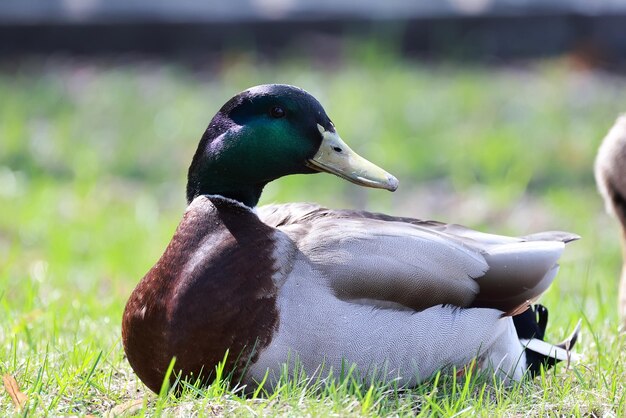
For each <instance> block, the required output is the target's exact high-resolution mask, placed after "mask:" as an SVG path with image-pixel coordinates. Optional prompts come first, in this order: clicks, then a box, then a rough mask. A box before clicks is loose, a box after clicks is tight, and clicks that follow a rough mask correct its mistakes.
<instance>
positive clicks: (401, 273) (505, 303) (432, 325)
mask: <svg viewBox="0 0 626 418" xmlns="http://www.w3.org/2000/svg"><path fill="white" fill-rule="evenodd" d="M249 92H251V93H249ZM286 93H288V94H286ZM240 96H241V97H239V96H236V98H235V99H233V100H234V102H233V100H231V102H229V103H227V104H226V105H225V107H223V108H222V110H221V111H220V112H218V115H216V117H215V118H214V120H213V121H212V123H211V124H210V125H209V128H208V129H207V132H206V133H205V137H204V138H203V141H201V143H200V146H199V148H198V151H197V153H196V156H195V157H194V162H193V163H192V167H191V168H190V176H189V177H190V183H189V184H188V188H187V191H188V201H189V206H188V208H187V211H186V212H185V215H184V217H183V220H182V221H181V223H180V224H179V226H178V228H177V231H176V233H175V235H174V237H173V238H172V241H171V242H170V244H169V245H168V247H167V249H166V250H165V252H164V254H163V256H162V257H161V259H160V260H159V261H158V262H157V263H156V265H155V266H154V267H153V268H152V269H151V270H150V271H149V272H148V273H147V275H146V276H145V277H144V278H143V279H142V281H141V282H140V283H139V285H138V286H137V288H136V289H135V290H134V292H133V293H132V295H131V297H130V299H129V301H128V303H127V306H126V310H125V312H124V317H123V321H122V323H123V328H122V337H123V343H124V349H125V351H126V354H127V357H128V360H129V362H130V364H131V366H132V367H133V369H134V370H135V371H136V373H137V374H138V376H139V377H140V379H141V380H142V381H143V382H144V383H145V384H146V385H147V386H148V387H149V388H150V389H152V390H153V391H155V392H158V391H159V389H160V387H161V385H162V383H163V379H164V377H165V374H166V370H167V368H168V366H169V365H170V362H171V360H172V358H176V362H175V366H174V372H175V374H178V375H181V376H182V377H187V378H194V377H195V378H200V379H202V380H203V381H204V382H208V381H210V380H211V378H212V376H214V370H215V367H216V366H217V364H218V363H219V362H220V361H222V360H223V359H224V358H225V353H226V352H228V355H227V357H226V360H225V370H227V371H228V372H230V373H231V374H232V377H233V378H234V379H236V380H237V381H241V382H243V383H245V384H246V385H249V386H254V385H256V384H257V383H258V382H261V381H263V380H264V379H265V378H266V376H267V377H268V378H269V384H273V383H275V382H276V381H277V379H278V378H279V376H280V375H281V371H282V370H283V367H284V365H285V364H286V365H287V369H288V370H290V371H291V372H294V371H295V370H297V368H298V367H300V368H301V369H302V370H304V372H305V373H306V374H307V375H308V376H315V375H316V374H318V376H319V375H321V374H322V373H326V372H330V371H334V372H339V371H340V370H344V368H345V367H351V366H354V367H355V369H356V372H357V373H358V374H359V376H361V377H362V378H363V379H366V380H368V381H372V380H384V381H389V380H392V379H394V380H398V382H399V384H400V385H402V386H411V385H415V384H417V383H419V382H421V381H423V380H424V379H427V378H429V377H430V376H431V375H432V374H433V373H434V372H436V371H437V370H441V369H445V368H448V367H463V366H465V365H467V364H468V363H470V362H471V361H472V359H474V358H478V360H479V362H478V364H479V365H480V366H481V367H482V368H484V369H488V370H493V371H494V372H495V373H496V375H498V376H500V377H502V378H503V379H505V380H519V379H520V378H521V377H522V376H523V375H524V373H525V371H526V370H527V369H529V368H531V369H533V368H535V370H536V368H537V367H538V363H539V362H540V361H543V360H546V359H552V360H553V361H557V360H562V359H564V358H566V356H567V355H569V353H568V352H566V350H565V349H564V348H563V346H553V345H549V344H545V346H542V347H539V346H541V344H539V343H541V342H536V341H535V340H537V339H542V338H543V332H544V331H545V322H546V321H547V317H544V318H543V319H542V318H541V315H540V317H539V319H538V318H537V316H536V315H535V314H534V311H532V312H530V311H526V309H527V308H528V306H529V304H530V302H531V301H533V300H535V299H536V298H537V297H538V296H539V295H540V294H541V293H543V292H544V291H545V290H546V289H547V288H548V286H549V285H550V283H551V282H552V280H553V279H554V277H555V275H556V273H557V270H558V264H557V260H558V258H559V257H560V255H561V253H562V251H563V249H564V246H565V243H566V242H569V241H571V240H574V239H577V236H575V235H574V234H569V233H563V232H546V233H540V234H535V235H530V236H527V237H521V238H512V237H505V236H499V235H492V234H485V233H481V232H477V231H473V230H470V229H467V228H464V227H462V226H459V225H450V224H444V223H440V222H434V221H421V220H418V219H412V218H400V217H393V216H388V215H383V214H375V213H370V212H366V211H349V210H330V209H326V208H322V207H319V206H317V205H313V204H302V203H300V204H286V205H270V206H265V207H260V208H255V209H253V208H252V206H254V205H256V202H257V201H258V196H259V195H260V193H261V190H262V188H263V185H264V183H265V182H267V181H271V180H272V177H276V176H281V175H284V174H285V173H281V167H276V166H272V167H271V168H268V169H267V170H264V168H263V164H262V163H261V164H260V165H259V168H258V170H260V171H261V173H259V174H258V177H259V178H261V179H262V180H260V181H258V182H254V181H248V180H245V179H244V180H242V179H241V178H239V179H237V178H236V177H237V176H239V174H238V173H237V172H236V171H234V168H232V167H231V168H229V170H230V169H233V173H234V174H231V173H229V174H228V175H227V178H226V180H225V181H222V182H221V183H222V184H218V183H220V180H219V179H220V176H222V175H223V174H215V172H214V167H211V163H210V161H213V160H215V159H218V158H219V156H220V154H221V151H220V152H216V151H215V149H218V148H219V146H220V142H221V141H224V138H225V137H226V136H227V135H226V133H227V132H230V135H234V134H235V133H236V132H238V131H241V130H245V129H247V128H249V127H250V126H254V124H255V123H261V122H263V123H265V124H269V125H271V126H273V127H274V128H276V126H279V127H280V126H282V125H280V124H276V125H274V124H273V123H274V122H275V121H274V119H277V120H280V121H281V122H282V120H283V119H284V118H286V116H285V113H281V112H280V111H278V110H276V109H275V107H276V106H280V107H281V108H284V109H282V110H286V114H287V115H299V114H300V113H304V114H306V117H304V118H301V119H295V116H294V119H292V120H291V121H290V123H291V124H294V123H296V122H298V124H299V125H307V123H308V125H309V128H310V129H308V130H306V132H307V133H306V134H302V135H300V137H299V140H300V141H301V142H303V145H302V146H301V148H302V149H301V150H300V151H298V152H295V153H294V152H293V150H288V151H287V152H288V153H290V154H291V155H293V154H301V155H302V156H304V157H303V158H305V161H306V163H304V164H301V165H302V167H304V168H302V167H299V168H294V164H293V162H290V163H289V164H287V167H286V168H285V170H286V171H287V172H288V173H289V172H307V170H313V169H316V170H321V171H328V172H331V173H333V174H336V175H339V176H341V177H344V178H346V179H348V180H350V181H352V182H355V183H357V184H362V185H366V186H370V187H380V188H386V189H389V190H395V188H396V187H397V180H395V178H394V177H393V176H391V175H389V174H388V173H386V172H384V171H382V170H380V169H378V167H375V166H373V165H371V163H369V162H367V161H365V160H362V159H359V158H360V157H358V156H354V155H352V154H351V153H352V151H351V150H350V149H349V148H348V147H347V145H345V143H343V142H342V141H340V139H339V137H338V136H337V135H336V133H335V131H334V126H333V125H332V122H330V120H329V119H328V117H327V116H326V115H325V113H323V109H321V106H319V104H318V103H317V102H316V101H315V102H311V101H312V100H314V99H312V97H311V96H310V95H308V94H307V93H306V92H303V91H302V90H300V89H297V88H294V87H291V86H261V87H260V88H259V87H257V88H254V89H251V90H248V91H247V92H244V93H242V95H240ZM285 97H286V98H285ZM294 98H295V99H294ZM290 100H295V104H294V102H293V101H290ZM299 101H302V102H303V103H304V104H302V103H299ZM276 103H278V105H277V104H276ZM246 106H247V107H246ZM257 107H258V108H262V109H266V108H267V109H269V110H267V111H265V110H264V113H260V111H259V112H257V111H256V109H257ZM242 108H243V110H246V109H247V112H243V110H242ZM275 110H276V111H275ZM237 112H239V115H240V114H241V113H242V112H243V113H244V114H247V116H246V117H243V118H241V119H240V120H239V122H238V123H243V124H244V126H243V128H242V127H241V126H239V125H238V124H237V123H235V124H234V125H231V124H230V123H231V122H232V121H233V120H235V119H236V118H233V117H232V114H233V113H237ZM255 112H257V113H255ZM298 112H300V113H298ZM311 113H313V114H314V115H313V116H311V115H310V114H311ZM251 115H252V116H251ZM255 115H256V116H255ZM267 115H269V117H268V116H267ZM276 115H282V116H278V117H276ZM307 118H310V119H312V120H311V121H309V122H306V120H308V119H307ZM216 120H217V122H216ZM220 121H221V122H220ZM218 125H220V126H222V128H223V129H221V128H220V129H216V126H218ZM300 128H302V126H299V127H298V129H300ZM295 131H297V129H295V128H294V129H291V131H290V132H291V133H290V135H294V133H293V132H295ZM302 131H303V132H304V131H305V130H304V129H302ZM216 132H218V133H216ZM219 132H221V133H219ZM264 132H267V131H266V130H264ZM274 132H275V133H274V135H278V136H280V130H278V128H276V129H275V130H274ZM276 132H278V133H276ZM311 132H317V134H312V133H311ZM225 135H226V136H225ZM266 135H267V134H266ZM295 135H296V137H298V134H295ZM315 135H317V139H316V141H317V143H314V145H313V146H311V147H310V141H311V140H312V139H311V138H314V137H315ZM266 139H273V138H266ZM296 139H298V138H296ZM255 140H256V139H255ZM320 142H321V143H320ZM309 148H310V149H309ZM283 151H284V150H283ZM283 151H281V150H279V151H276V150H272V151H271V152H270V154H271V158H270V157H266V156H263V155H261V156H259V159H260V160H263V159H264V158H268V159H270V160H272V162H271V165H275V161H276V158H275V157H276V152H279V153H280V152H283ZM207 154H208V155H207ZM357 157H358V158H357ZM298 158H301V157H298ZM207 165H209V166H208V167H207ZM194 167H195V168H194ZM198 167H202V170H198ZM192 171H193V173H192ZM200 172H201V173H200ZM250 172H251V169H249V167H248V169H247V172H246V173H245V174H244V175H243V176H246V177H249V176H250ZM207 173H209V174H207ZM210 173H213V174H210ZM263 173H266V174H267V173H270V174H268V175H266V174H263ZM207 175H209V176H213V177H212V178H211V179H210V181H208V182H207V181H204V180H203V177H204V176H207ZM240 177H241V176H240ZM237 183H240V184H239V185H237ZM206 184H210V187H208V186H206ZM216 184H217V185H216ZM211 189H216V190H218V191H220V193H218V194H214V193H211ZM244 190H245V192H244ZM524 311H526V312H524ZM576 335H577V331H576V332H575V334H574V336H573V338H572V339H570V341H569V342H571V343H572V344H573V343H574V342H575V336H576ZM537 344H539V346H538V345H537ZM537 347H539V348H537ZM546 347H547V348H546ZM529 350H531V351H532V354H531V353H530V351H529ZM320 377H324V376H320Z"/></svg>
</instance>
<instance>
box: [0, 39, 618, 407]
mask: <svg viewBox="0 0 626 418" xmlns="http://www.w3.org/2000/svg"><path fill="white" fill-rule="evenodd" d="M352 55H353V56H351V57H349V58H346V59H345V60H344V61H343V62H341V63H337V64H335V65H333V66H332V67H321V66H319V65H318V64H316V63H315V62H311V61H308V60H298V59H293V60H285V61H281V62H278V63H274V64H264V63H262V62H261V63H259V62H256V61H255V60H254V59H251V58H248V57H246V56H234V57H230V58H228V59H224V60H222V61H220V62H218V63H214V64H213V65H210V66H206V67H200V68H197V67H196V68H195V69H193V70H191V69H190V68H189V67H187V66H184V65H182V64H171V63H169V64H164V63H161V62H155V61H135V60H131V61H130V62H128V61H127V62H126V63H124V64H120V63H119V62H117V63H113V62H111V61H102V60H99V61H91V62H90V61H84V60H67V59H62V58H54V59H45V60H44V59H34V60H28V61H24V62H18V63H12V64H11V65H10V66H9V65H4V66H0V68H2V70H0V309H1V311H0V324H1V326H0V373H2V374H3V375H4V374H10V375H12V376H14V377H15V379H16V381H17V382H18V384H19V386H20V390H21V391H23V392H24V393H25V394H26V395H27V396H28V403H27V406H26V407H27V408H28V411H29V412H31V413H33V412H34V413H36V414H45V413H49V414H52V415H72V414H79V415H82V414H101V413H105V412H107V411H110V410H111V409H112V408H114V407H115V406H116V405H121V404H125V403H127V402H129V401H133V400H138V401H137V402H138V403H139V406H142V405H143V407H144V408H145V410H143V409H142V410H139V411H135V410H132V411H131V412H133V413H139V414H141V413H142V411H144V412H145V411H148V412H149V413H151V412H150V411H154V408H155V407H156V408H165V409H166V410H169V411H170V412H172V413H173V412H180V413H186V412H185V411H187V412H189V411H190V410H193V409H197V410H198V411H199V413H200V414H201V415H202V414H211V413H229V412H232V411H233V410H235V411H238V412H239V413H240V414H249V413H251V411H252V412H255V413H263V414H307V413H308V414H313V415H319V414H322V415H359V414H365V415H377V414H390V413H399V414H415V413H416V412H420V411H421V412H422V413H432V412H439V413H444V412H445V413H447V412H450V413H451V414H452V413H457V412H462V413H463V414H467V415H472V414H474V413H476V412H481V413H483V414H485V415H490V414H496V415H498V414H504V415H508V414H525V413H529V412H532V413H538V414H547V413H557V414H566V413H567V414H569V413H581V414H584V413H596V414H600V415H602V414H614V416H623V415H624V414H625V413H626V400H625V395H624V393H625V392H624V382H625V381H626V368H625V367H624V364H623V361H624V354H623V353H624V350H625V349H626V344H625V342H624V338H623V337H618V334H617V331H618V321H617V315H616V294H617V278H618V274H619V268H620V262H621V261H620V250H619V245H618V235H619V234H618V229H617V224H616V223H615V222H614V221H613V220H612V219H610V218H608V217H607V216H606V215H605V214H604V212H603V207H602V203H601V201H600V199H599V197H598V195H597V193H596V191H595V185H594V182H593V176H592V166H593V158H594V155H595V151H596V149H597V147H598V145H599V143H600V140H601V139H602V137H603V135H604V134H605V133H606V131H607V130H608V128H609V127H610V125H611V124H612V123H613V121H614V120H615V118H616V116H617V115H618V114H619V113H620V112H621V111H623V110H625V109H626V78H623V77H620V76H618V75H613V74H608V73H602V72H594V71H589V70H581V69H577V68H575V67H574V66H572V65H571V64H570V62H569V61H568V60H567V59H565V58H564V59H558V60H552V61H546V62H532V63H517V64H516V65H511V66H503V67H497V68H494V67H490V68H484V67H481V66H462V65H460V64H426V63H422V62H419V61H413V62H407V61H403V60H401V59H398V58H396V57H391V56H387V55H385V54H378V53H376V51H371V50H369V49H368V48H365V47H364V48H362V50H357V51H356V52H354V53H353V54H352ZM272 82H281V83H289V84H295V85H298V86H300V87H303V88H304V89H306V90H308V91H309V92H311V93H312V94H313V95H315V96H316V97H317V98H318V99H319V100H320V101H321V102H322V104H323V105H324V106H325V108H326V110H327V112H328V114H329V115H330V117H331V118H332V120H333V121H334V123H335V125H336V126H337V129H338V131H339V132H340V134H341V136H342V137H343V138H344V140H346V142H348V143H349V144H350V145H351V146H352V147H353V148H354V149H355V150H357V151H358V152H359V153H360V154H362V155H364V156H366V157H367V158H369V159H370V160H372V161H374V162H376V163H377V164H379V165H380V166H382V167H384V168H385V169H387V170H388V171H390V172H391V173H393V174H394V175H396V176H397V177H398V178H399V179H400V188H399V189H398V191H397V192H395V193H393V194H392V193H388V192H384V191H380V190H365V189H362V188H358V187H356V186H354V185H352V184H349V183H347V182H343V181H341V180H340V179H338V178H336V177H333V176H330V175H323V174H319V175H312V176H292V177H290V178H285V179H281V180H279V181H277V182H275V183H273V184H271V185H270V186H268V187H267V189H266V192H265V194H264V195H263V198H262V203H269V202H289V201H314V202H319V203H321V204H323V205H328V206H331V207H350V208H362V209H370V210H375V211H384V212H388V213H394V214H400V215H409V216H414V217H420V218H429V219H438V220H442V221H447V222H455V223H462V224H465V225H467V226H471V227H474V228H478V229H481V230H485V231H490V232H496V233H504V234H518V235H524V234H528V233H531V232H537V231H540V230H546V229H561V230H566V231H572V232H576V233H578V234H580V235H581V236H582V237H583V239H582V240H581V241H579V242H576V243H573V244H571V245H569V246H568V248H567V251H566V253H565V256H564V258H563V261H562V264H561V265H562V267H561V271H560V273H559V276H558V277H557V280H556V281H555V283H554V285H553V286H552V288H551V289H550V290H549V291H548V292H547V294H546V295H545V296H544V297H543V299H542V303H543V304H545V305H546V306H547V307H548V308H549V309H550V323H549V324H548V326H549V339H550V340H553V341H554V340H559V339H561V338H562V337H564V336H565V335H566V334H567V333H568V332H569V331H570V330H571V328H572V327H573V326H574V324H575V323H576V321H577V320H578V319H579V318H583V337H582V341H581V345H580V349H579V350H580V352H581V353H582V354H583V355H584V360H583V362H582V364H579V365H576V366H573V367H572V368H570V369H569V370H568V369H566V367H560V368H558V371H557V374H556V375H554V374H551V375H550V376H549V377H547V378H545V379H543V380H542V379H536V380H535V381H533V382H530V383H527V384H524V386H523V387H522V388H519V387H518V388H517V389H516V390H513V391H511V390H509V391H507V390H504V389H501V388H500V389H498V388H495V389H494V388H489V390H488V391H487V393H488V394H487V395H484V393H483V394H482V395H481V394H480V387H478V389H476V390H474V391H469V392H468V393H466V394H465V395H463V396H460V395H459V393H456V392H454V393H452V392H450V393H447V394H446V392H445V391H442V392H440V393H438V394H434V392H433V391H432V387H433V386H432V383H431V384H430V385H431V386H429V384H428V383H427V384H425V385H424V386H423V387H422V388H420V389H419V390H417V391H416V392H414V393H412V394H411V393H409V394H408V395H407V394H403V395H402V396H403V397H402V398H401V399H400V400H397V399H396V398H394V396H396V395H397V394H388V393H386V392H384V391H380V393H379V392H375V393H376V394H378V395H379V396H380V397H379V398H377V399H376V400H375V401H376V402H372V401H371V399H370V400H369V401H366V400H365V399H364V398H363V397H360V396H359V395H358V394H355V393H354V392H350V391H348V392H347V393H346V394H345V397H346V399H347V400H336V399H334V398H333V396H332V394H331V395H329V394H328V393H326V392H324V393H308V392H307V397H305V398H304V399H303V400H300V401H294V400H293V397H294V394H293V393H289V392H288V393H285V394H281V395H278V397H275V398H272V399H271V400H254V401H246V400H242V399H239V398H238V397H237V394H233V393H229V392H228V391H226V392H225V394H224V393H222V392H219V394H216V393H217V392H215V391H213V392H206V393H204V396H203V397H201V398H200V399H198V398H193V397H188V398H186V399H185V400H183V401H174V400H173V399H170V398H167V397H165V398H162V400H161V401H159V402H157V401H155V399H156V398H155V397H153V396H152V395H151V394H150V393H149V392H148V391H147V389H146V388H145V387H144V386H143V385H142V384H141V383H140V382H139V381H138V379H137V378H136V377H135V375H134V374H133V372H132V370H131V369H130V367H129V366H128V364H127V362H126V360H125V359H124V357H123V350H122V348H121V343H120V321H121V314H122V310H123V307H124V304H125V302H126V299H127V297H128V295H129V294H130V292H131V291H132V289H133V288H134V286H135V284H136V283H137V282H138V280H139V279H140V278H141V276H142V275H143V274H144V273H145V272H146V271H147V270H148V268H149V267H150V266H151V265H152V264H153V263H154V262H155V261H156V259H157V258H158V257H159V256H160V254H161V252H162V251H163V250H164V248H165V246H166V245H167V243H168V241H169V239H170V237H171V235H172V233H173V231H174V228H175V226H176V224H177V223H178V221H179V219H180V217H181V214H182V212H183V211H184V208H185V196H184V186H185V175H186V170H187V166H188V164H189V162H190V160H191V157H192V155H193V153H194V151H195V147H196V145H197V141H198V140H199V138H200V136H201V134H202V132H203V130H204V129H205V127H206V125H207V124H208V122H209V120H210V118H211V117H212V116H213V114H214V113H215V112H216V111H217V110H218V108H219V107H220V106H221V105H222V104H223V103H224V102H225V101H226V100H227V99H228V98H230V97H231V96H232V95H234V94H235V93H237V92H239V91H241V90H243V89H245V88H247V87H250V86H252V85H256V84H262V83H272ZM435 387H436V386H435ZM472 388H473V387H472ZM341 393H342V394H343V392H341ZM281 396H282V398H281ZM337 398H338V397H337ZM392 398H393V399H392ZM233 399H234V400H233ZM233 402H234V403H233ZM155 405H156V406H155ZM438 405H443V406H441V408H443V409H442V410H440V411H438V410H437V408H439V406H438ZM167 408H170V409H167ZM177 408H179V409H177ZM446 408H447V409H446ZM15 412H16V409H15V406H14V405H13V403H12V402H11V399H10V398H9V396H8V395H7V394H6V393H1V392H0V415H3V416H4V415H7V414H10V413H15Z"/></svg>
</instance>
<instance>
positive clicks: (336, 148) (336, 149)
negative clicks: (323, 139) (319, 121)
mask: <svg viewBox="0 0 626 418" xmlns="http://www.w3.org/2000/svg"><path fill="white" fill-rule="evenodd" d="M333 150H335V152H341V151H343V150H342V149H341V148H339V147H333Z"/></svg>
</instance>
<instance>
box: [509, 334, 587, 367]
mask: <svg viewBox="0 0 626 418" xmlns="http://www.w3.org/2000/svg"><path fill="white" fill-rule="evenodd" d="M519 342H520V344H522V346H523V347H524V348H527V349H529V350H531V351H534V352H536V353H539V354H543V355H544V356H547V357H550V358H554V359H557V360H560V361H569V362H578V361H580V358H581V357H580V355H579V354H576V353H574V352H572V351H569V350H566V349H564V348H561V347H557V346H556V345H553V344H550V343H547V342H545V341H541V340H539V339H537V338H532V339H530V340H528V339H526V338H520V340H519Z"/></svg>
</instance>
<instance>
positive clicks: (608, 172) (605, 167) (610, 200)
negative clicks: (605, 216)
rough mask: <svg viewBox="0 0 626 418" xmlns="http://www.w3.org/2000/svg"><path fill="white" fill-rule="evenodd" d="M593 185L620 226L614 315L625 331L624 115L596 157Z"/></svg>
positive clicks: (625, 122)
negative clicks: (620, 255) (619, 266)
mask: <svg viewBox="0 0 626 418" xmlns="http://www.w3.org/2000/svg"><path fill="white" fill-rule="evenodd" d="M595 172H596V182H597V184H598V190H600V193H601V194H602V197H603V198H604V203H605V205H606V209H607V211H608V212H609V213H610V214H612V215H613V216H615V217H616V218H617V220H618V221H619V223H620V227H621V237H622V252H623V260H624V265H623V266H622V279H621V282H620V285H619V295H618V312H619V315H620V317H621V319H622V323H623V326H624V327H626V115H622V116H621V117H619V118H618V119H617V121H616V122H615V125H613V127H612V128H611V130H610V131H609V133H608V134H607V135H606V137H605V138H604V141H603V142H602V145H601V146H600V149H599V150H598V156H597V157H596V165H595Z"/></svg>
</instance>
